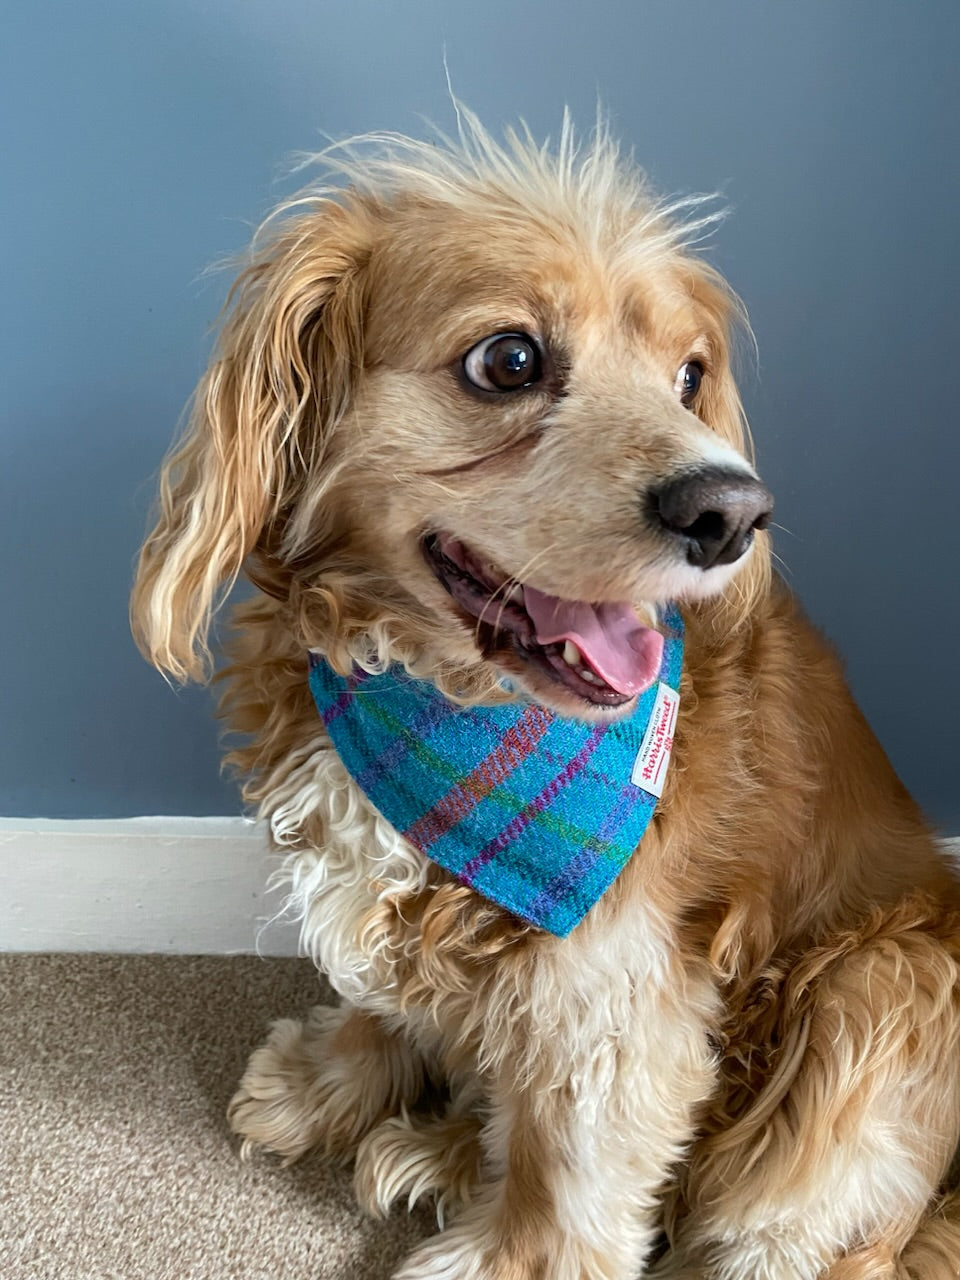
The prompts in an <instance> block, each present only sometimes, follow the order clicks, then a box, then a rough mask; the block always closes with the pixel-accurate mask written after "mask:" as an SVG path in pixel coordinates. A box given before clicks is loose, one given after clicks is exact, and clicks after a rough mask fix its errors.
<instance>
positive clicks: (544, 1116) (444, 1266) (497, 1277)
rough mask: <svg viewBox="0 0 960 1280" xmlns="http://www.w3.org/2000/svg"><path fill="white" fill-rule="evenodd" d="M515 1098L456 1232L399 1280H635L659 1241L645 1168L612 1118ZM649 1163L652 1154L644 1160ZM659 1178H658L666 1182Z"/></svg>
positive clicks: (493, 1134) (487, 1141) (497, 1121)
mask: <svg viewBox="0 0 960 1280" xmlns="http://www.w3.org/2000/svg"><path fill="white" fill-rule="evenodd" d="M568 1102H569V1097H567V1098H564V1099H559V1098H558V1099H556V1100H555V1102H554V1105H550V1104H548V1105H546V1106H543V1105H540V1104H539V1103H538V1102H537V1101H536V1100H534V1099H533V1098H526V1099H520V1100H519V1101H518V1100H517V1099H512V1100H511V1101H510V1102H502V1103H501V1104H500V1105H499V1106H497V1107H495V1108H494V1109H493V1116H492V1119H491V1121H490V1123H489V1125H488V1126H487V1128H486V1130H485V1132H484V1135H483V1145H484V1148H485V1151H486V1164H487V1167H488V1169H491V1168H492V1169H493V1171H494V1172H496V1171H497V1166H500V1167H501V1169H502V1176H501V1177H500V1178H498V1179H496V1180H492V1179H491V1180H488V1181H487V1182H485V1183H484V1184H483V1185H481V1186H480V1187H479V1188H478V1190H477V1192H476V1194H475V1195H474V1197H473V1199H472V1201H471V1202H470V1203H469V1204H468V1205H467V1206H466V1207H465V1208H464V1209H463V1210H462V1211H461V1212H460V1213H459V1215H458V1216H457V1217H456V1218H455V1220H454V1222H453V1225H452V1226H451V1227H449V1228H448V1229H447V1230H446V1231H444V1232H442V1233H441V1234H440V1235H438V1236H436V1237H435V1238H434V1239H433V1240H430V1241H428V1242H427V1243H426V1244H425V1245H423V1246H422V1247H421V1248H420V1249H418V1250H417V1251H416V1252H415V1253H414V1254H413V1255H412V1256H411V1257H410V1258H409V1259H408V1260H407V1261H406V1263H405V1264H404V1265H403V1266H402V1267H401V1268H400V1269H399V1271H397V1273H396V1275H395V1277H394V1280H633V1278H634V1277H635V1276H637V1274H638V1269H639V1267H640V1266H641V1264H642V1260H643V1258H644V1256H645V1254H646V1252H647V1250H648V1249H649V1247H650V1245H651V1243H652V1241H653V1238H654V1236H655V1234H656V1229H655V1205H654V1197H653V1195H652V1194H651V1192H652V1190H653V1189H652V1188H649V1187H645V1186H644V1179H643V1172H642V1170H641V1169H640V1168H638V1165H639V1164H641V1163H643V1162H642V1161H634V1160H632V1159H631V1152H630V1150H629V1142H627V1141H625V1140H624V1132H623V1130H622V1128H620V1127H619V1126H618V1125H617V1124H616V1123H615V1121H614V1117H613V1116H611V1115H609V1114H608V1115H603V1114H602V1108H600V1112H601V1113H600V1114H597V1113H593V1114H588V1113H587V1112H585V1111H584V1112H581V1113H580V1114H579V1115H577V1114H575V1113H571V1110H570V1109H569V1106H568V1105H566V1104H567V1103H568ZM648 1154H649V1153H648ZM661 1176H662V1175H661Z"/></svg>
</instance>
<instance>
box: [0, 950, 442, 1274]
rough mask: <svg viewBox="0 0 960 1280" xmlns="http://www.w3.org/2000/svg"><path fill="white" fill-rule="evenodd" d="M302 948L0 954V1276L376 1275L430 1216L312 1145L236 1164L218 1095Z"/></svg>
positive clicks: (293, 971)
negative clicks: (370, 1205) (384, 1201)
mask: <svg viewBox="0 0 960 1280" xmlns="http://www.w3.org/2000/svg"><path fill="white" fill-rule="evenodd" d="M318 999H319V1000H327V1001H330V999H331V997H330V992H329V991H328V990H327V989H326V988H319V987H318V978H317V975H316V973H315V971H314V970H313V968H312V966H311V965H310V964H309V963H308V962H306V961H302V960H260V959H257V958H255V957H250V956H239V957H207V956H205V957H180V956H176V957H171V956H90V955H35V956H14V955H0V1108H2V1112H0V1114H2V1124H0V1276H2V1277H3V1280H333V1278H334V1277H336V1278H337V1280H340V1278H343V1280H386V1278H387V1277H388V1276H389V1275H390V1273H391V1271H392V1270H393V1269H394V1267H395V1266H396V1265H397V1263H398V1262H399V1260H400V1259H401V1258H402V1257H403V1255H404V1254H405V1253H406V1252H407V1251H408V1250H409V1249H411V1248H412V1247H413V1245H414V1244H415V1243H416V1242H417V1240H419V1239H421V1238H422V1237H423V1236H424V1235H425V1234H427V1233H428V1232H429V1231H430V1230H431V1226H432V1221H431V1215H429V1214H428V1213H427V1212H426V1211H425V1210H424V1211H423V1212H420V1211H418V1212H415V1213H414V1214H413V1215H412V1216H408V1215H406V1214H404V1213H396V1214H395V1215H394V1216H393V1217H392V1218H391V1219H390V1221H389V1222H387V1223H377V1222H372V1221H370V1220H369V1219H367V1218H365V1217H364V1216H363V1215H361V1213H360V1212H359V1210H358V1209H357V1207H356V1203H355V1201H354V1199H353V1194H352V1191H351V1187H350V1174H349V1172H348V1171H345V1170H343V1169H339V1168H335V1167H333V1166H331V1165H330V1164H328V1163H327V1162H325V1161H324V1160H323V1159H322V1158H320V1157H319V1156H307V1157H305V1158H304V1159H303V1160H302V1161H300V1162H299V1163H298V1164H296V1165H293V1166H292V1167H291V1168H288V1169H284V1168H281V1167H280V1166H279V1164H278V1163H277V1162H276V1161H274V1160H272V1159H270V1158H268V1157H262V1158H258V1159H256V1160H255V1161H254V1162H253V1163H251V1164H249V1165H246V1164H241V1163H240V1160H239V1158H238V1156H237V1148H236V1143H235V1141H234V1139H233V1137H232V1135H231V1134H230V1132H229V1130H228V1129H227V1125H226V1122H225V1120H224V1111H225V1108H226V1105H227V1102H228V1100H229V1098H230V1095H231V1093H232V1091H233V1089H234V1087H235V1085H236V1083H237V1081H238V1080H239V1078H240V1075H241V1074H242V1071H243V1068H244V1065H245V1063H246V1059H247V1055H248V1054H249V1052H250V1050H251V1048H253V1047H254V1046H255V1045H256V1044H257V1043H259V1042H260V1040H262V1038H263V1036H264V1032H265V1029H266V1025H267V1023H268V1022H269V1021H270V1020H271V1019H273V1018H277V1017H283V1016H290V1015H296V1014H302V1013H305V1012H306V1010H307V1009H308V1008H309V1007H310V1005H311V1004H315V1003H317V1002H318Z"/></svg>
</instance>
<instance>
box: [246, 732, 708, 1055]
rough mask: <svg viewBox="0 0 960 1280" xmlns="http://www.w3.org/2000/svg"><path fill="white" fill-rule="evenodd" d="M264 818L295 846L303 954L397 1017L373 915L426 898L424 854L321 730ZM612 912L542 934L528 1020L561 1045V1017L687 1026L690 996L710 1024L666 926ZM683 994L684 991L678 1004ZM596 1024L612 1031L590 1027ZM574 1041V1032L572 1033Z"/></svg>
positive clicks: (290, 866)
mask: <svg viewBox="0 0 960 1280" xmlns="http://www.w3.org/2000/svg"><path fill="white" fill-rule="evenodd" d="M261 815H262V816H263V817H265V818H267V819H268V820H269V822H270V827H271V831H272V834H273V838H274V841H275V842H276V844H277V845H278V847H279V848H280V849H285V848H286V849H289V850H290V853H289V854H288V856H287V857H286V858H285V859H284V862H283V865H282V867H281V868H280V869H279V870H278V872H277V873H276V874H275V876H274V877H273V885H274V887H277V888H284V889H285V890H286V892H287V897H286V903H285V910H286V912H287V913H288V914H289V915H291V916H293V917H295V918H298V919H299V920H300V921H301V945H302V947H303V949H304V950H305V951H306V952H307V953H308V954H309V955H310V956H311V957H312V958H313V960H314V962H315V963H316V964H317V966H318V967H319V968H320V969H322V970H323V972H324V973H326V974H327V976H328V977H329V979H330V982H331V984H332V985H333V987H334V989H335V990H336V991H337V992H338V993H339V994H340V995H341V996H342V997H343V998H344V999H346V1000H349V1001H350V1002H351V1003H353V1004H355V1005H358V1006H360V1007H362V1008H365V1009H368V1010H369V1011H371V1012H374V1013H380V1014H392V1013H396V1012H397V1009H398V1005H399V992H398V990H397V986H396V976H395V966H394V964H393V955H392V946H393V945H394V941H395V940H394V939H393V938H392V936H391V935H390V934H389V933H388V932H387V930H386V928H383V929H381V930H378V929H377V928H376V927H375V926H373V927H372V926H371V925H370V920H371V908H372V907H374V906H375V904H376V903H377V902H378V901H379V902H384V901H389V900H391V899H401V898H403V897H405V896H408V895H411V894H416V893H418V892H420V891H422V890H423V889H424V888H425V886H426V884H427V873H428V868H429V865H430V864H429V862H428V860H427V858H426V857H425V856H424V855H423V854H422V853H420V851H419V850H417V849H415V848H414V847H413V846H412V845H411V844H410V843H409V842H408V841H407V840H405V839H404V838H403V837H402V836H401V835H400V834H399V833H398V832H397V831H396V830H395V829H394V828H393V827H392V826H391V825H390V823H388V822H387V821H386V819H384V818H383V817H382V816H381V815H380V814H379V813H378V812H377V811H376V809H375V808H374V807H373V805H372V804H371V802H370V800H369V799H368V798H367V796H366V795H365V794H364V792H363V791H362V790H361V788H360V787H359V786H358V785H357V783H356V782H355V781H354V780H353V778H352V777H351V776H350V774H349V773H348V772H347V770H346V768H345V767H344V765H343V763H342V762H341V760H340V758H339V756H338V755H337V753H336V751H335V749H334V748H333V746H332V744H331V743H330V740H329V738H328V737H327V736H326V734H325V733H323V732H321V733H319V734H318V735H317V737H316V738H315V739H313V740H312V741H311V742H309V743H307V744H305V746H304V747H303V748H302V749H301V751H300V752H299V753H298V754H297V755H296V756H294V757H292V758H291V759H290V761H289V763H288V767H287V769H286V771H285V773H284V776H283V777H282V778H281V779H277V780H276V784H275V786H273V787H272V788H271V790H270V791H269V792H268V794H267V795H266V796H265V798H264V800H263V803H262V806H261ZM307 833H309V835H308V834H307ZM318 835H319V837H320V838H318ZM605 915H606V913H605V912H604V909H603V904H602V903H601V904H598V907H597V908H595V909H594V912H592V913H591V915H590V916H588V917H587V919H586V920H585V921H584V923H583V924H582V925H581V926H580V927H578V928H577V929H576V930H575V931H574V933H573V934H571V935H569V936H568V937H567V938H565V939H553V938H550V937H547V936H546V935H545V936H544V941H543V946H542V947H541V948H540V950H539V954H538V957H537V961H536V963H535V964H534V965H533V966H532V969H531V971H530V973H529V983H527V984H524V986H525V990H524V994H523V1002H524V1005H525V1006H526V1007H525V1010H524V1012H525V1013H527V1014H529V1015H532V1017H533V1021H534V1022H535V1023H536V1024H537V1025H538V1026H539V1027H540V1028H541V1030H542V1031H544V1032H550V1031H551V1030H555V1031H556V1032H557V1033H558V1034H560V1035H561V1037H562V1038H565V1037H564V1029H563V1028H561V1026H560V1025H559V1023H558V1019H564V1018H566V1019H568V1020H569V1019H575V1020H576V1021H577V1022H578V1026H579V1032H580V1035H582V1036H584V1038H586V1039H588V1040H590V1039H594V1038H597V1039H600V1038H602V1037H603V1036H604V1035H607V1036H609V1035H610V1034H615V1033H616V1031H617V1029H619V1031H621V1032H623V1031H626V1030H627V1027H628V1025H629V1024H631V1023H635V1022H636V1021H638V1020H639V1021H645V1020H647V1019H649V1018H652V1019H653V1021H654V1022H655V1023H660V1022H662V1021H663V1020H664V1014H665V1012H666V1009H665V1007H664V1006H665V1005H666V1006H668V1007H669V1008H670V1009H671V1014H672V1016H670V1017H668V1018H667V1019H666V1021H667V1022H669V1023H673V1022H674V1019H675V1018H679V1020H681V1021H683V1022H685V1023H689V1022H690V1021H691V1019H690V1016H689V1014H690V1012H692V1010H690V1011H684V1012H681V1007H680V1006H681V1005H684V1006H688V1005H689V1004H690V1003H691V997H693V999H692V1005H693V1007H694V1008H695V1009H696V1015H695V1016H694V1017H693V1019H692V1021H693V1022H695V1023H697V1024H699V1025H700V1027H702V1018H703V1017H704V1016H706V1015H707V1012H708V1011H709V1010H710V1009H712V1006H713V1003H714V997H713V992H712V989H710V984H708V983H703V984H700V983H696V984H694V986H695V988H696V990H691V988H690V984H689V978H685V979H681V975H680V973H679V971H678V967H677V966H678V958H677V955H676V951H675V946H674V942H673V939H672V937H671V930H670V928H669V926H668V925H667V923H666V922H665V921H663V920H661V919H660V918H659V917H658V916H657V914H656V912H655V911H654V910H653V909H652V908H646V907H634V908H633V909H632V910H631V917H630V921H629V928H625V927H623V922H621V923H620V927H615V928H609V927H607V923H608V922H607V921H606V920H605V919H604V918H603V917H604V916H605ZM680 987H683V988H684V989H685V993H686V994H685V997H684V998H682V999H681V1000H680V1001H679V1002H678V999H677V997H678V989H679V988H680ZM559 991H562V992H564V999H563V1000H562V1001H558V1000H557V993H558V992H559ZM665 997H666V998H665ZM504 998H505V999H506V993H504ZM508 1003H509V1002H508ZM536 1006H539V1007H536ZM598 1018H601V1019H602V1020H603V1023H604V1026H603V1027H601V1026H600V1025H599V1024H598V1025H597V1026H595V1027H591V1023H593V1022H594V1021H596V1020H597V1019H598ZM571 1033H572V1028H571V1027H567V1028H566V1036H569V1035H570V1034H571ZM578 1038H579V1037H578Z"/></svg>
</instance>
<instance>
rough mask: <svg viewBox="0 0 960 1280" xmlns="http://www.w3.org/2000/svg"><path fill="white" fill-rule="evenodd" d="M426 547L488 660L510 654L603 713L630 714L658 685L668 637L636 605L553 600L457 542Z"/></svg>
mask: <svg viewBox="0 0 960 1280" xmlns="http://www.w3.org/2000/svg"><path fill="white" fill-rule="evenodd" d="M421 545H422V548H423V553H424V556H425V557H426V560H427V563H428V564H429V565H430V567H431V569H432V570H433V572H434V573H435V574H436V576H437V578H438V579H439V581H440V583H441V584H442V585H443V586H444V587H445V588H446V590H447V591H448V592H449V593H450V595H451V596H452V597H453V599H454V601H455V602H456V604H457V605H458V607H459V608H460V610H461V611H462V612H463V613H465V614H467V615H468V616H469V617H470V618H471V619H473V620H474V626H475V628H476V630H477V635H478V639H479V640H480V642H481V645H482V648H483V650H484V653H485V655H486V656H488V657H491V656H495V655H496V653H497V651H498V650H499V651H501V652H502V651H503V650H504V648H507V649H509V650H511V651H512V652H513V653H514V654H516V655H517V656H518V657H519V658H520V659H521V660H522V661H523V662H524V663H527V664H529V665H531V666H532V667H534V668H535V669H536V670H537V671H539V672H540V673H541V674H542V675H545V676H546V677H547V678H548V679H549V680H550V681H551V682H552V683H554V684H556V685H560V686H561V687H562V688H564V689H566V690H569V691H570V692H571V693H574V694H576V695H577V696H578V697H579V698H581V699H583V701H585V702H588V703H590V704H592V705H593V706H595V707H610V708H620V707H624V706H626V705H627V703H629V702H631V701H632V700H633V699H634V698H636V697H638V696H639V694H641V693H643V692H644V690H645V689H648V688H649V687H650V685H652V684H653V682H654V680H656V678H657V675H658V674H659V671H660V663H661V659H662V657H663V636H662V635H661V634H660V632H659V631H655V630H653V629H652V628H651V627H645V626H643V625H642V623H641V622H640V620H639V619H638V618H637V615H636V611H635V610H634V608H633V606H632V605H631V604H629V603H626V602H622V601H620V602H617V601H614V602H604V603H602V604H590V603H588V602H586V601H583V600H564V599H561V598H560V597H559V596H551V595H547V594H546V593H545V592H543V591H538V590H537V588H536V587H531V586H529V585H528V584H526V583H523V582H517V581H516V579H514V578H511V577H510V576H509V575H508V574H506V573H504V572H502V571H501V570H499V569H498V568H497V567H496V566H495V565H493V564H491V563H490V562H489V561H486V560H484V559H483V558H482V557H480V556H479V555H477V554H476V553H475V552H473V551H471V550H470V548H469V547H467V546H466V545H465V544H464V543H462V542H460V541H459V540H458V539H456V538H454V537H452V536H451V535H449V534H445V533H431V534H428V535H427V536H426V537H425V538H424V539H423V540H422V543H421Z"/></svg>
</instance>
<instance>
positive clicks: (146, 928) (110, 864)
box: [0, 818, 298, 956]
mask: <svg viewBox="0 0 960 1280" xmlns="http://www.w3.org/2000/svg"><path fill="white" fill-rule="evenodd" d="M275 866H276V859H275V857H274V856H273V855H271V854H270V852H269V850H268V847H267V839H266V832H265V830H264V828H263V827H262V826H261V825H259V824H256V823H252V822H248V821H246V820H245V819H243V818H120V819H112V820H105V821H82V820H72V821H63V822H60V821H51V820H48V819H42V818H38V819H23V818H0V885H2V889H0V951H114V952H150V953H157V952H167V953H174V954H180V955H233V954H244V953H249V952H257V953H259V954H261V955H270V956H288V955H296V954H297V937H298V929H297V926H296V924H292V923H290V922H275V923H272V924H268V923H266V922H267V921H268V920H269V919H270V917H271V916H272V915H273V914H274V913H276V912H277V911H278V910H279V908H280V895H278V894H269V895H268V894H265V892H264V886H265V884H266V881H267V877H268V876H269V874H270V872H271V871H272V870H273V869H274V867H275Z"/></svg>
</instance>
